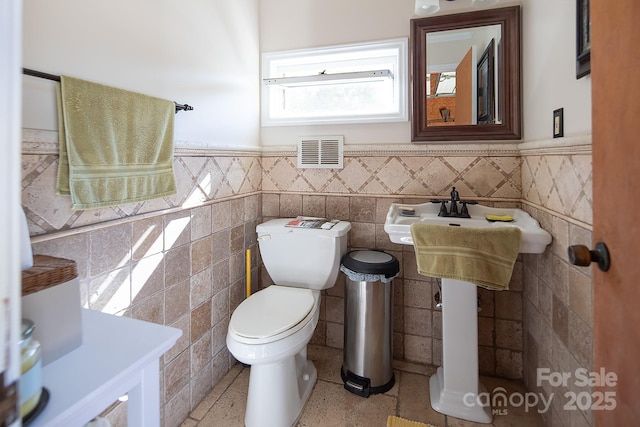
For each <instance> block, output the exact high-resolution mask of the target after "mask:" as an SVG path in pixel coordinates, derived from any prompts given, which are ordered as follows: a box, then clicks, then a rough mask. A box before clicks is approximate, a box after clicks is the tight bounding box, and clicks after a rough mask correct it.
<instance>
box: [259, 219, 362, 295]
mask: <svg viewBox="0 0 640 427" xmlns="http://www.w3.org/2000/svg"><path fill="white" fill-rule="evenodd" d="M292 220H294V218H278V219H272V220H270V221H267V222H265V223H262V224H259V225H258V226H257V227H256V231H257V232H258V244H259V246H260V256H261V257H262V261H263V262H264V266H265V267H266V269H267V271H268V272H269V276H271V278H272V279H273V281H274V283H275V284H277V285H281V286H293V287H297V288H308V289H315V290H320V289H326V288H330V287H332V286H333V285H335V283H336V278H337V277H338V272H339V271H340V260H341V259H342V255H344V254H345V253H346V252H347V233H348V231H349V230H350V229H351V223H349V222H346V221H340V222H338V223H336V224H335V225H334V226H333V227H332V228H331V229H329V230H323V229H317V228H316V229H311V228H293V227H287V226H286V224H287V223H289V222H290V221H292Z"/></svg>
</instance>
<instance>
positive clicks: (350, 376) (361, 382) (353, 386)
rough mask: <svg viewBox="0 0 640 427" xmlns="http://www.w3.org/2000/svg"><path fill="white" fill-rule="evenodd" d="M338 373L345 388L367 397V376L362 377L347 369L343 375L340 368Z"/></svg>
mask: <svg viewBox="0 0 640 427" xmlns="http://www.w3.org/2000/svg"><path fill="white" fill-rule="evenodd" d="M340 375H341V376H342V381H344V388H345V389H346V390H348V391H350V392H351V393H354V394H357V395H358V396H362V397H369V395H370V394H371V380H370V379H369V378H363V377H361V376H359V375H356V374H354V373H353V372H351V371H347V374H346V375H345V374H344V371H343V370H342V369H340Z"/></svg>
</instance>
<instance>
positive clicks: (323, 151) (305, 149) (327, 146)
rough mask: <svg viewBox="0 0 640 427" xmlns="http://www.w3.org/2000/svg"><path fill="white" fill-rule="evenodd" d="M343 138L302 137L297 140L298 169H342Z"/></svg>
mask: <svg viewBox="0 0 640 427" xmlns="http://www.w3.org/2000/svg"><path fill="white" fill-rule="evenodd" d="M343 157H344V137H343V136H302V137H300V138H299V139H298V167H299V168H327V169H342V167H343V166H342V165H343V162H342V159H343Z"/></svg>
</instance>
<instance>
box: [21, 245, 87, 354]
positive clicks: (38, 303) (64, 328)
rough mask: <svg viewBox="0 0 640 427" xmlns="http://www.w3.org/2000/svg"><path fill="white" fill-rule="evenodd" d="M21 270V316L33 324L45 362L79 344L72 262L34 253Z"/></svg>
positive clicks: (76, 288)
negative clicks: (27, 267)
mask: <svg viewBox="0 0 640 427" xmlns="http://www.w3.org/2000/svg"><path fill="white" fill-rule="evenodd" d="M33 259H34V262H33V267H31V268H29V269H26V270H23V272H22V317H23V318H26V319H30V320H32V321H33V322H34V323H35V330H34V332H33V337H34V338H35V339H36V340H38V341H39V342H40V345H41V349H42V364H43V365H47V364H49V363H51V362H53V361H54V360H56V359H58V358H60V357H62V356H64V355H65V354H67V353H69V352H70V351H72V350H74V349H76V348H77V347H79V346H80V345H81V344H82V312H81V308H82V307H81V305H80V285H79V280H78V278H77V276H78V272H77V268H76V263H75V261H71V260H68V259H64V258H56V257H51V256H45V255H34V257H33Z"/></svg>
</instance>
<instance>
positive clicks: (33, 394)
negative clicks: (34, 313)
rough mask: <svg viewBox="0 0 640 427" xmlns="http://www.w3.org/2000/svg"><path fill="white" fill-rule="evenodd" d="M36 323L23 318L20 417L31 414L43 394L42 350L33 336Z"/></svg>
mask: <svg viewBox="0 0 640 427" xmlns="http://www.w3.org/2000/svg"><path fill="white" fill-rule="evenodd" d="M34 329H35V324H34V323H33V322H32V321H31V320H29V319H22V336H21V338H20V360H21V365H20V366H21V376H20V382H19V384H20V388H19V394H20V417H21V418H24V417H26V416H27V415H29V414H30V413H31V412H32V411H33V410H34V409H35V408H36V406H38V402H39V401H40V395H41V394H42V350H41V348H40V343H39V342H38V341H37V340H36V339H35V338H34V337H33V336H32V334H33V330H34Z"/></svg>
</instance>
